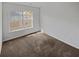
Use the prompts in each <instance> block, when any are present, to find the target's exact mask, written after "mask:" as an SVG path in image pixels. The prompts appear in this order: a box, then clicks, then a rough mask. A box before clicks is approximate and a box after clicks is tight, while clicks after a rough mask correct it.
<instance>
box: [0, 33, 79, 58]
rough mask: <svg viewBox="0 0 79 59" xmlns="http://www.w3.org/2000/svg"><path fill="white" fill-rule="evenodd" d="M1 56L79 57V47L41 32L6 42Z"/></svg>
mask: <svg viewBox="0 0 79 59" xmlns="http://www.w3.org/2000/svg"><path fill="white" fill-rule="evenodd" d="M0 56H3V57H5V56H7V57H12V56H13V57H14V56H15V57H30V56H31V57H50V56H51V57H79V49H76V48H73V47H71V46H69V45H67V44H65V43H63V42H61V41H59V40H57V39H55V38H53V37H50V36H48V35H47V34H45V33H40V32H39V33H35V34H32V35H28V36H24V37H20V38H16V39H13V40H10V41H7V42H4V43H3V47H2V53H1V55H0Z"/></svg>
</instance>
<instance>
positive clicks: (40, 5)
mask: <svg viewBox="0 0 79 59" xmlns="http://www.w3.org/2000/svg"><path fill="white" fill-rule="evenodd" d="M18 4H22V5H29V6H33V7H52V6H59V5H68V6H70V5H72V6H75V5H77V6H79V2H19V3H18Z"/></svg>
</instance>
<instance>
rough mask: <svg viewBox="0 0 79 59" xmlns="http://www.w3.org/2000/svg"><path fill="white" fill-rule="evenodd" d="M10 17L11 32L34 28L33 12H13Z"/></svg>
mask: <svg viewBox="0 0 79 59" xmlns="http://www.w3.org/2000/svg"><path fill="white" fill-rule="evenodd" d="M10 15H11V19H10V23H9V24H10V31H15V30H18V29H29V28H32V27H33V12H32V11H31V10H26V11H24V12H19V11H16V12H15V11H12V12H11V14H10Z"/></svg>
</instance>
